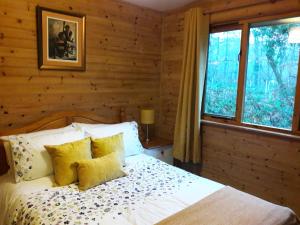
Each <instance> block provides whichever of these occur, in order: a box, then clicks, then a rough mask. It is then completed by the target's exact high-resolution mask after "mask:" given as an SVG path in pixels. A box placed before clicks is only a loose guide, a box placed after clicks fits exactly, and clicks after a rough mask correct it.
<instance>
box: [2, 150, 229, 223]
mask: <svg viewBox="0 0 300 225" xmlns="http://www.w3.org/2000/svg"><path fill="white" fill-rule="evenodd" d="M126 164H127V165H126V168H125V171H127V173H128V174H129V175H128V176H127V177H124V178H120V179H117V180H115V181H113V182H108V183H106V184H103V185H99V186H98V187H96V188H93V189H92V190H90V191H91V192H95V191H96V193H97V195H98V196H99V198H101V199H97V198H96V197H97V196H96V195H95V198H93V200H91V199H89V198H88V197H91V196H93V195H91V194H88V193H89V192H80V191H78V189H77V186H76V185H75V184H73V185H69V186H65V187H53V177H51V176H50V177H44V178H40V179H37V180H33V181H26V182H21V183H18V184H15V183H14V182H13V179H12V178H11V177H9V176H8V175H5V176H2V177H0V209H1V210H0V225H8V224H9V222H10V221H8V220H6V219H7V218H8V216H9V215H10V216H11V217H16V218H17V217H18V213H19V215H20V214H21V213H23V214H28V213H29V214H30V213H31V214H34V215H32V216H34V217H38V215H39V214H40V215H44V217H42V216H41V218H39V219H37V221H38V222H43V223H45V224H54V223H57V221H61V223H62V224H63V221H68V222H69V224H84V222H87V221H88V224H98V223H100V224H109V225H111V224H118V225H119V224H124V225H125V224H137V225H147V224H154V223H157V222H159V221H160V220H162V219H164V218H166V217H168V216H170V215H172V214H174V213H176V212H178V211H180V210H182V209H184V208H186V207H187V206H189V205H191V204H193V203H195V202H197V201H199V200H201V199H202V198H204V197H206V196H208V195H210V194H212V193H214V192H215V191H217V190H219V189H221V188H223V187H224V185H222V184H219V183H217V182H214V181H211V180H208V179H205V178H202V177H198V176H195V175H192V174H190V173H187V172H185V171H183V170H181V169H178V168H175V167H173V166H170V165H167V164H165V163H163V162H161V161H159V160H156V159H154V158H152V157H150V156H146V155H144V154H140V155H136V156H131V157H128V158H126ZM132 179H134V180H132ZM178 181H179V182H178ZM147 182H148V183H147ZM153 185H154V186H153ZM119 187H122V188H119ZM156 188H157V189H156ZM45 189H47V190H46V191H45ZM123 189H124V191H125V193H129V199H124V198H123V197H122V198H123V199H122V200H120V201H118V200H110V198H111V197H117V196H119V197H120V192H121V193H122V191H123ZM133 189H135V190H133ZM110 191H111V193H110V194H109V192H110ZM148 191H149V193H146V192H148ZM69 193H70V197H69V198H70V199H71V198H74V197H76V196H77V197H78V200H79V199H80V198H83V199H84V205H83V207H86V206H87V205H88V206H90V205H92V206H94V204H95V205H97V204H98V206H97V207H99V208H96V207H95V206H94V208H93V207H91V210H89V211H87V210H86V209H85V211H84V210H83V211H84V212H85V213H84V214H83V215H82V217H81V216H79V217H78V216H77V217H76V216H75V215H74V214H76V212H78V211H80V210H78V208H76V207H78V206H77V205H78V201H77V203H76V204H74V205H73V206H71V204H72V203H71V202H72V201H73V200H72V199H71V200H69V199H68V197H66V201H67V203H66V205H67V206H69V207H70V209H72V210H74V212H73V213H69V214H70V215H68V216H67V217H66V218H63V219H62V220H58V218H55V217H58V216H59V215H60V213H59V211H58V210H57V209H56V208H55V207H53V203H55V202H53V201H54V200H53V199H55V198H56V197H57V196H59V195H61V196H60V198H61V197H63V196H68V194H69ZM92 194H94V193H92ZM125 195H126V194H124V196H125ZM130 195H131V196H130ZM36 196H40V197H37V198H36ZM50 196H52V197H50ZM35 198H36V199H35ZM64 198H65V197H64ZM58 199H59V198H58ZM86 199H88V200H86ZM127 200H128V202H127ZM131 200H132V201H131ZM48 201H49V202H50V203H51V204H52V205H51V204H50V203H49V204H48V205H47V204H45V202H47V203H48ZM51 201H52V202H51ZM57 202H63V201H62V200H59V201H57ZM114 202H115V204H119V205H118V206H115V207H117V208H114V204H113V203H114ZM21 203H23V204H24V205H25V206H28V205H30V204H31V203H33V205H34V204H36V205H37V207H36V209H34V210H33V209H30V210H28V209H24V208H26V207H21V206H20V205H21ZM42 203H43V204H44V205H45V208H44V209H43V206H44V205H43V204H42ZM102 203H103V204H104V205H102V206H100V205H101V204H102ZM99 204H100V205H99ZM108 205H109V207H108ZM32 208H34V207H32ZM104 208H105V209H104ZM108 209H109V211H108V212H106V211H107V210H108ZM22 210H24V211H22ZM51 210H52V211H53V214H48V216H49V215H50V216H49V220H48V219H45V217H46V216H47V214H45V213H46V212H45V211H48V212H52V211H51ZM93 210H96V211H95V212H94V214H93V216H91V215H92V214H91V215H89V216H87V215H88V213H89V212H91V211H93ZM97 210H99V212H98V211H97ZM100 211H101V212H100ZM62 215H63V214H61V216H62ZM95 215H96V216H95ZM93 217H94V220H93ZM95 217H96V219H95ZM78 218H79V219H78ZM89 219H90V220H89ZM35 222H36V221H35ZM18 224H25V220H24V221H18ZM32 224H35V223H32Z"/></svg>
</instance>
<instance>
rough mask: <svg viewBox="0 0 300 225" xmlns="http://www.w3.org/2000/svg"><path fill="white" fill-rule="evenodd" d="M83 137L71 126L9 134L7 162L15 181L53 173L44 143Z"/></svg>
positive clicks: (69, 140) (52, 143) (63, 141)
mask: <svg viewBox="0 0 300 225" xmlns="http://www.w3.org/2000/svg"><path fill="white" fill-rule="evenodd" d="M83 138H84V131H82V130H78V129H75V128H73V127H72V126H68V127H65V128H60V129H53V130H46V131H39V132H34V133H28V134H20V135H12V136H9V137H8V140H9V142H10V146H11V148H10V152H9V153H8V155H10V156H11V162H8V163H10V164H11V165H10V166H11V169H12V173H13V174H14V177H15V181H16V182H17V183H18V182H20V181H29V180H34V179H37V178H41V177H44V176H48V175H50V174H53V167H52V163H51V158H50V156H49V154H48V152H47V151H46V149H45V147H44V145H59V144H63V143H66V142H71V141H76V140H80V139H83ZM8 158H9V156H8ZM7 161H9V159H8V160H7Z"/></svg>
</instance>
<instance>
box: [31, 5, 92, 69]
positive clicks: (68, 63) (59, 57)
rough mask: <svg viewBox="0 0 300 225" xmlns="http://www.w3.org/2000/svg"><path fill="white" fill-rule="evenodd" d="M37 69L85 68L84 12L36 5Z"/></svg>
mask: <svg viewBox="0 0 300 225" xmlns="http://www.w3.org/2000/svg"><path fill="white" fill-rule="evenodd" d="M36 12H37V39H38V66H39V69H55V70H82V71H84V70H85V57H86V54H85V15H81V14H75V13H69V12H62V11H58V10H53V9H48V8H43V7H40V6H37V8H36Z"/></svg>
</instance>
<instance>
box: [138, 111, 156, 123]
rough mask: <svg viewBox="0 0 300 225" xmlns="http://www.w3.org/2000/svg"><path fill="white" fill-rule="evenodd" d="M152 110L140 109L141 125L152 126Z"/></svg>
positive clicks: (153, 115) (153, 114)
mask: <svg viewBox="0 0 300 225" xmlns="http://www.w3.org/2000/svg"><path fill="white" fill-rule="evenodd" d="M154 117H155V113H154V109H142V110H141V123H142V124H154Z"/></svg>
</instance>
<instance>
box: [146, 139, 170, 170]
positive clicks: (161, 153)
mask: <svg viewBox="0 0 300 225" xmlns="http://www.w3.org/2000/svg"><path fill="white" fill-rule="evenodd" d="M142 144H143V147H144V148H145V151H144V153H145V154H147V155H150V156H153V157H154V158H157V159H159V160H161V161H164V162H166V163H168V164H170V165H173V152H172V142H171V141H168V140H165V139H162V138H155V137H154V138H152V139H151V140H150V141H149V142H148V143H146V141H143V142H142Z"/></svg>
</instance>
